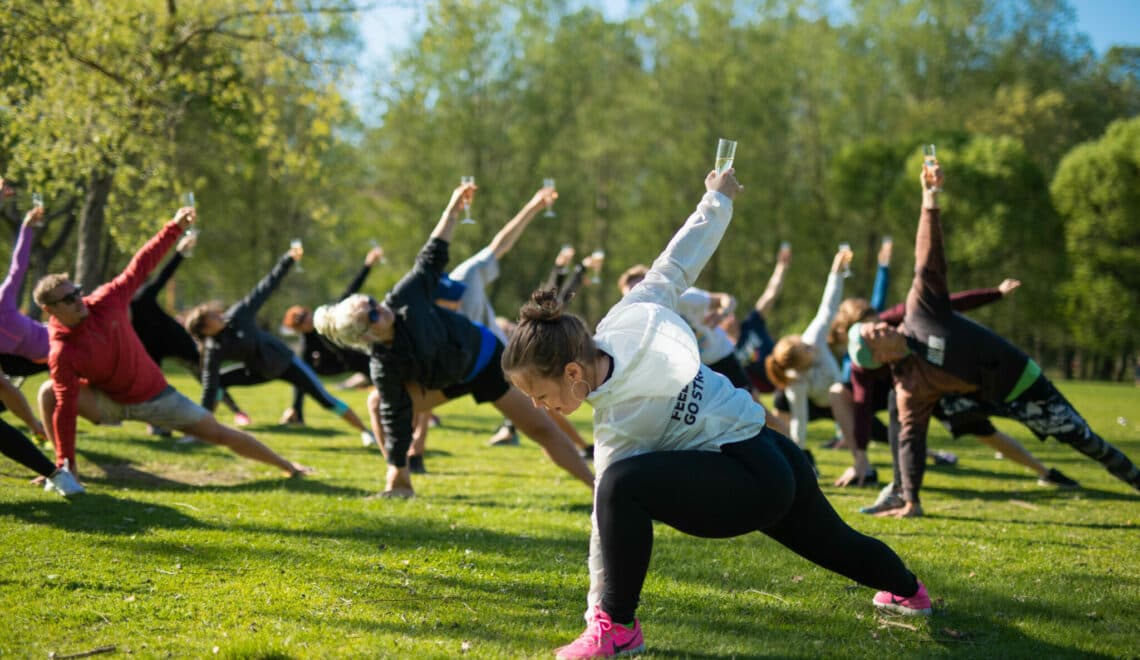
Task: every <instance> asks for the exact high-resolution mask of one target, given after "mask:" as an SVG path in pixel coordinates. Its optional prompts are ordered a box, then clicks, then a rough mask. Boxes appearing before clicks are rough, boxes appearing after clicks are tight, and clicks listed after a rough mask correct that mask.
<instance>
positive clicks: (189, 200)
mask: <svg viewBox="0 0 1140 660" xmlns="http://www.w3.org/2000/svg"><path fill="white" fill-rule="evenodd" d="M182 206H189V207H190V208H195V207H196V206H197V204H195V202H194V193H192V192H184V193H182Z"/></svg>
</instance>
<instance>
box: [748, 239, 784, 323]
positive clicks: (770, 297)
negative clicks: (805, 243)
mask: <svg viewBox="0 0 1140 660" xmlns="http://www.w3.org/2000/svg"><path fill="white" fill-rule="evenodd" d="M791 262H792V248H791V247H781V248H780V253H779V255H777V256H776V267H775V268H773V269H772V276H771V277H769V278H768V286H766V287H764V293H762V294H760V297H759V298H757V299H756V305H755V307H756V311H757V312H760V316H764V317H767V316H768V310H770V309H772V304H773V303H775V302H776V296H778V295H780V289H782V288H784V275H785V274H786V273H787V271H788V265H789V264H790V263H791Z"/></svg>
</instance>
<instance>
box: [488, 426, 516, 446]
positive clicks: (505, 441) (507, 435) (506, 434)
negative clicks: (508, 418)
mask: <svg viewBox="0 0 1140 660" xmlns="http://www.w3.org/2000/svg"><path fill="white" fill-rule="evenodd" d="M518 444H519V434H518V431H515V430H514V429H513V428H511V427H509V426H507V425H506V424H503V425H502V426H500V427H499V430H498V431H495V435H493V436H491V439H490V440H488V441H487V446H488V447H514V446H517V445H518Z"/></svg>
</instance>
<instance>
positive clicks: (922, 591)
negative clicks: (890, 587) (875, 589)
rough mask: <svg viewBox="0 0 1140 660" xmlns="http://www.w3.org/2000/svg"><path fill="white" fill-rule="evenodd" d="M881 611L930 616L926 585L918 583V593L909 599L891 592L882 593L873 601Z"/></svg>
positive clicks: (920, 581)
mask: <svg viewBox="0 0 1140 660" xmlns="http://www.w3.org/2000/svg"><path fill="white" fill-rule="evenodd" d="M871 602H872V603H874V604H875V607H877V608H879V609H880V610H888V611H891V612H897V613H899V614H906V615H909V616H930V612H931V606H930V596H929V595H927V593H926V585H925V584H923V583H922V580H919V581H918V591H917V592H915V594H914V595H913V596H911V597H909V598H903V597H902V596H896V595H894V594H892V593H891V592H889V591H880V592H879V593H877V594H875V599H874V600H872V601H871Z"/></svg>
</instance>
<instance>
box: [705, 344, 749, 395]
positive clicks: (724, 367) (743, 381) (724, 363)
mask: <svg viewBox="0 0 1140 660" xmlns="http://www.w3.org/2000/svg"><path fill="white" fill-rule="evenodd" d="M709 369H712V370H713V371H715V372H717V373H718V374H720V375H722V376H724V377H725V378H727V379H728V380H729V381H730V382H731V383H732V386H733V387H736V388H738V389H742V390H748V391H749V392H751V391H752V379H751V378H749V377H748V373H747V372H746V371H744V367H742V366H740V363H739V362H737V361H736V354H735V353H729V354H728V356H727V357H725V358H722V359H720V360H717V361H716V362H714V363H713V364H710V365H709Z"/></svg>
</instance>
